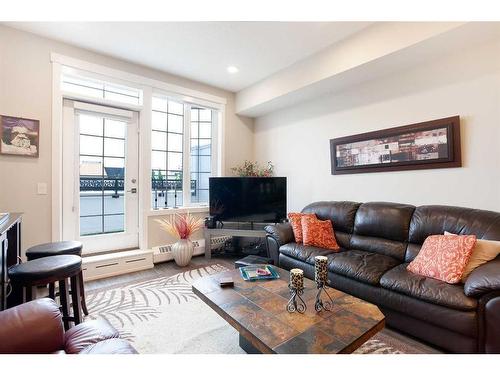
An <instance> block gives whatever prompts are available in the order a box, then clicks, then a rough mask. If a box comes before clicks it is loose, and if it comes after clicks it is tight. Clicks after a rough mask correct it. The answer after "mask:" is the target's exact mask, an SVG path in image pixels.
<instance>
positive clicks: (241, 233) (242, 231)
mask: <svg viewBox="0 0 500 375" xmlns="http://www.w3.org/2000/svg"><path fill="white" fill-rule="evenodd" d="M222 224H223V225H222V227H221V228H212V229H211V228H204V232H203V236H204V238H205V258H206V259H210V258H211V257H212V248H211V246H210V244H211V239H212V236H235V237H258V238H266V231H265V230H264V227H265V226H266V225H270V223H252V222H248V223H242V222H224V223H222ZM264 242H265V244H266V252H267V257H268V258H269V247H268V245H267V241H264Z"/></svg>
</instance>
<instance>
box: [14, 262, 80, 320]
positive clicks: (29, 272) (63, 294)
mask: <svg viewBox="0 0 500 375" xmlns="http://www.w3.org/2000/svg"><path fill="white" fill-rule="evenodd" d="M81 271H82V258H80V257H79V256H78V255H54V256H50V257H45V258H39V259H34V260H30V261H28V262H26V263H20V264H16V265H14V266H12V267H10V268H9V269H8V275H9V279H10V281H11V283H12V285H13V287H17V288H23V292H24V293H23V296H24V298H23V299H24V302H29V301H31V300H32V299H34V298H36V289H35V288H36V287H37V286H42V285H47V284H50V283H53V284H55V283H56V282H57V283H58V284H59V298H60V301H61V310H62V315H63V322H64V328H65V329H66V330H67V329H69V322H74V323H75V325H76V324H80V323H81V322H82V313H81V306H80V302H81V296H80V285H79V284H80V277H79V274H80V272H81ZM68 279H69V280H70V287H71V304H70V301H69V294H70V291H69V289H68ZM71 305H72V306H73V316H70V308H71Z"/></svg>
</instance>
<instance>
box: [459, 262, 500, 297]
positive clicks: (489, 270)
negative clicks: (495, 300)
mask: <svg viewBox="0 0 500 375" xmlns="http://www.w3.org/2000/svg"><path fill="white" fill-rule="evenodd" d="M497 290H500V257H497V258H496V259H494V260H492V261H489V262H488V263H485V264H483V265H482V266H479V267H477V268H476V269H475V270H474V271H472V272H471V274H470V275H469V277H468V278H467V280H466V281H465V285H464V292H465V295H466V296H468V297H479V296H482V295H484V294H486V293H489V292H493V291H497Z"/></svg>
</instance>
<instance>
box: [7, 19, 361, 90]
mask: <svg viewBox="0 0 500 375" xmlns="http://www.w3.org/2000/svg"><path fill="white" fill-rule="evenodd" d="M370 24H371V23H369V22H156V23H145V22H11V23H6V25H7V26H10V27H14V28H17V29H21V30H25V31H29V32H32V33H35V34H38V35H41V36H45V37H48V38H51V39H56V40H59V41H62V42H66V43H68V44H72V45H75V46H78V47H82V48H85V49H89V50H92V51H95V52H99V53H102V54H106V55H109V56H113V57H116V58H119V59H123V60H127V61H130V62H133V63H137V64H141V65H144V66H148V67H150V68H154V69H158V70H162V71H165V72H168V73H172V74H176V75H179V76H183V77H186V78H190V79H193V80H196V81H200V82H203V83H206V84H209V85H213V86H216V87H220V88H223V89H226V90H229V91H234V92H237V91H239V90H241V89H243V88H245V87H248V86H250V85H252V84H254V83H256V82H258V81H261V80H263V79H264V78H266V77H268V76H269V75H271V74H273V73H275V72H277V71H279V70H281V69H284V68H286V67H288V66H289V65H291V64H293V63H295V62H297V61H299V60H302V59H304V58H306V57H308V56H310V55H312V54H314V53H316V52H319V51H320V50H322V49H324V48H326V47H328V46H329V45H331V44H334V43H336V42H338V41H340V40H341V39H344V38H346V37H347V36H349V35H352V34H354V33H356V32H358V31H360V30H361V29H363V28H365V27H367V26H369V25H370ZM230 65H233V66H236V67H237V68H238V69H239V72H238V73H236V74H229V73H228V72H227V70H226V69H227V67H228V66H230Z"/></svg>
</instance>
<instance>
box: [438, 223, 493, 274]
mask: <svg viewBox="0 0 500 375" xmlns="http://www.w3.org/2000/svg"><path fill="white" fill-rule="evenodd" d="M444 235H445V236H457V234H454V233H450V232H444ZM498 255H500V241H490V240H477V241H476V246H474V250H473V251H472V255H471V257H470V260H469V263H467V267H465V271H464V274H463V275H462V282H463V283H465V280H467V277H469V275H470V273H471V272H472V271H474V270H475V269H476V268H477V267H479V266H481V265H483V264H485V263H488V262H489V261H490V260H493V259H495V258H496V257H497V256H498Z"/></svg>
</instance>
